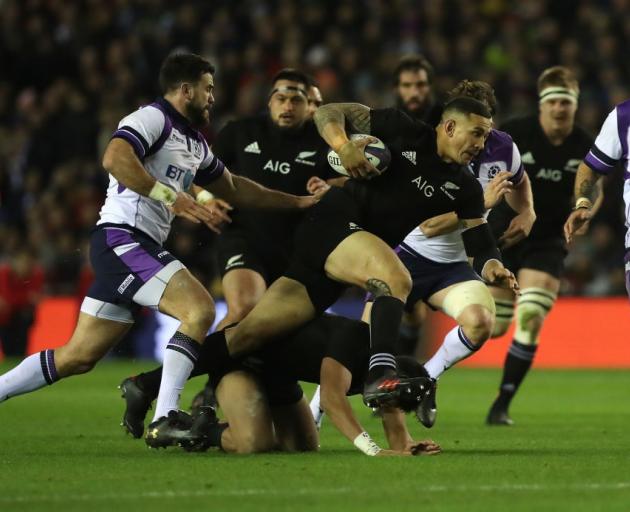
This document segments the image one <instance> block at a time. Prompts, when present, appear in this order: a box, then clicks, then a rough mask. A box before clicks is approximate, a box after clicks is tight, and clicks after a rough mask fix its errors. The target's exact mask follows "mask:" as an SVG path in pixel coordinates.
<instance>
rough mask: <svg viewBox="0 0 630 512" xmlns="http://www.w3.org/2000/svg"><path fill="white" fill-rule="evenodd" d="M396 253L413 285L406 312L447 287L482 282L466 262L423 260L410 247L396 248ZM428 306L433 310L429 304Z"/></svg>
mask: <svg viewBox="0 0 630 512" xmlns="http://www.w3.org/2000/svg"><path fill="white" fill-rule="evenodd" d="M396 252H397V253H398V257H399V258H400V261H402V262H403V264H404V265H405V267H407V270H409V274H411V280H412V283H413V287H412V289H411V293H410V294H409V297H408V298H407V304H406V306H405V309H406V310H407V311H408V312H410V311H412V310H413V307H414V306H415V304H416V302H418V301H419V300H422V301H424V302H427V301H428V299H429V297H431V295H433V294H434V293H437V292H439V291H440V290H443V289H444V288H446V287H447V286H451V285H452V284H457V283H463V282H464V281H474V280H478V281H481V280H482V279H481V278H480V277H479V275H477V273H476V272H475V271H474V270H473V269H472V267H471V266H470V265H469V264H468V262H467V261H455V262H453V263H440V262H437V261H433V260H430V259H428V258H425V257H424V256H422V255H421V254H418V253H417V252H415V251H414V250H413V249H412V248H410V247H398V248H397V249H396ZM427 304H428V302H427ZM429 306H430V307H431V308H432V309H434V308H433V307H432V306H431V305H430V304H429Z"/></svg>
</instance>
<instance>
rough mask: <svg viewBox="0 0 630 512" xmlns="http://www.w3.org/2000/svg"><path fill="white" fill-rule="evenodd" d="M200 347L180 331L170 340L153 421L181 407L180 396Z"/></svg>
mask: <svg viewBox="0 0 630 512" xmlns="http://www.w3.org/2000/svg"><path fill="white" fill-rule="evenodd" d="M199 348H200V345H199V343H197V342H196V341H195V340H193V339H192V338H190V337H189V336H186V335H185V334H182V333H181V332H179V331H177V332H176V333H175V334H174V335H173V337H172V338H171V341H169V343H168V345H167V346H166V350H165V351H164V361H163V363H162V380H161V381H160V392H159V394H158V397H157V401H156V404H155V415H154V416H153V421H156V420H158V419H159V418H161V417H162V416H168V413H169V412H170V411H177V410H178V409H179V397H180V395H181V393H182V390H183V389H184V385H185V384H186V381H187V380H188V377H190V372H191V371H192V369H193V368H194V366H195V361H196V360H197V356H198V354H199Z"/></svg>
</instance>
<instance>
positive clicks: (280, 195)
mask: <svg viewBox="0 0 630 512" xmlns="http://www.w3.org/2000/svg"><path fill="white" fill-rule="evenodd" d="M208 189H209V190H210V191H211V192H212V193H213V194H214V195H216V196H219V197H222V198H223V199H225V200H226V201H228V202H229V203H230V204H232V205H234V206H236V207H237V208H249V209H266V210H300V209H304V208H310V207H311V206H313V205H314V204H316V203H317V202H319V200H320V199H321V196H322V193H317V194H314V195H308V196H294V195H293V194H287V193H286V192H280V191H279V190H274V189H271V188H267V187H263V186H262V185H259V184H258V183H256V182H255V181H252V180H249V179H247V178H244V177H243V176H237V175H236V174H232V173H231V172H229V171H228V170H227V169H225V171H224V172H223V174H222V175H221V177H219V178H218V179H216V180H215V181H213V182H211V183H210V184H208Z"/></svg>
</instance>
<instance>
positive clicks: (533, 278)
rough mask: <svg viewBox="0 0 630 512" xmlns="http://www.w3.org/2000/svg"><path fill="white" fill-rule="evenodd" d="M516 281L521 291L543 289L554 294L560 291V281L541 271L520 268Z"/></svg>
mask: <svg viewBox="0 0 630 512" xmlns="http://www.w3.org/2000/svg"><path fill="white" fill-rule="evenodd" d="M517 280H518V284H519V286H520V287H521V290H525V289H526V288H543V289H545V290H547V291H550V292H552V293H554V294H557V293H558V291H559V290H560V279H558V278H557V277H555V276H553V275H551V274H549V273H547V272H543V271H541V270H534V269H530V268H522V269H521V270H520V271H519V273H518V276H517Z"/></svg>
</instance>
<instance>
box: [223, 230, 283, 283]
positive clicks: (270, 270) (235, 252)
mask: <svg viewBox="0 0 630 512" xmlns="http://www.w3.org/2000/svg"><path fill="white" fill-rule="evenodd" d="M275 245H277V243H276V242H273V243H272V242H269V241H267V242H265V243H263V242H262V241H260V240H257V239H256V238H254V237H251V236H248V235H247V234H246V233H244V232H242V231H239V230H234V231H229V230H228V231H226V232H224V233H222V234H221V236H220V237H219V239H218V243H217V260H218V264H219V270H220V272H221V277H224V276H225V274H227V273H228V272H229V271H230V270H236V269H248V270H253V271H254V272H257V273H258V274H260V275H261V276H262V277H263V279H264V280H265V282H266V283H267V286H269V285H270V284H271V283H273V282H274V281H275V280H276V279H278V278H279V277H280V276H281V275H282V274H284V272H285V270H286V269H287V266H288V263H289V255H288V253H287V251H286V248H285V247H284V246H283V247H280V248H278V247H274V246H275Z"/></svg>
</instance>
